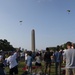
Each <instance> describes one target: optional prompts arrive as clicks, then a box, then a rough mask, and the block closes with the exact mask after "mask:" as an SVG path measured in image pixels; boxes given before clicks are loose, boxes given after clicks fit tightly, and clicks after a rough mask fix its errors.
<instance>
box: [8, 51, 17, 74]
mask: <svg viewBox="0 0 75 75" xmlns="http://www.w3.org/2000/svg"><path fill="white" fill-rule="evenodd" d="M7 63H8V64H9V69H10V70H9V75H13V73H14V74H15V75H18V63H17V61H16V57H15V56H14V55H13V54H12V53H11V52H10V53H9V57H8V58H7Z"/></svg>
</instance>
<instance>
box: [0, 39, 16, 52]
mask: <svg viewBox="0 0 75 75" xmlns="http://www.w3.org/2000/svg"><path fill="white" fill-rule="evenodd" d="M0 50H3V51H10V50H12V51H13V50H15V48H14V47H13V46H12V45H10V42H8V41H7V40H6V39H4V40H2V39H0Z"/></svg>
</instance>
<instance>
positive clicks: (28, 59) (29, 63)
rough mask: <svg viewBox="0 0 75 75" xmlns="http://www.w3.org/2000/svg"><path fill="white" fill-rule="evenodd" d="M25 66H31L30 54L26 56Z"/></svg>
mask: <svg viewBox="0 0 75 75" xmlns="http://www.w3.org/2000/svg"><path fill="white" fill-rule="evenodd" d="M27 66H29V67H31V66H32V57H31V56H28V57H27Z"/></svg>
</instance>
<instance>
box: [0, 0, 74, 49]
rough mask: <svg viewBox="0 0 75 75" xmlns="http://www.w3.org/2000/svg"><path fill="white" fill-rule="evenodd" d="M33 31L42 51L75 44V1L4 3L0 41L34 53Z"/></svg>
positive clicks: (11, 0)
mask: <svg viewBox="0 0 75 75" xmlns="http://www.w3.org/2000/svg"><path fill="white" fill-rule="evenodd" d="M67 10H70V12H68V11H67ZM20 21H22V22H20ZM32 29H34V30H35V43H36V49H39V50H41V49H46V47H55V46H57V45H61V44H64V43H66V42H67V41H71V42H74V43H75V0H0V39H7V40H8V41H9V42H10V44H11V45H13V47H21V48H24V49H28V50H31V31H32Z"/></svg>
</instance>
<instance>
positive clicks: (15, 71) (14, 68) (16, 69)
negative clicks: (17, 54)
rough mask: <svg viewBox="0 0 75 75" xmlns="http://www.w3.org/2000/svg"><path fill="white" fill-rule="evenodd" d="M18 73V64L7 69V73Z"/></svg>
mask: <svg viewBox="0 0 75 75" xmlns="http://www.w3.org/2000/svg"><path fill="white" fill-rule="evenodd" d="M13 73H14V74H18V66H15V67H13V68H11V69H10V70H9V75H13Z"/></svg>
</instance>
